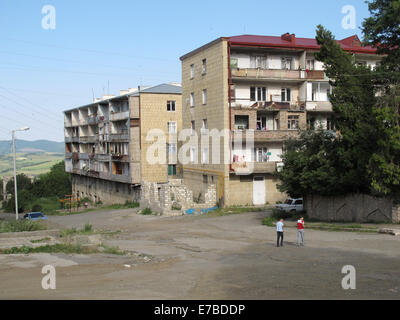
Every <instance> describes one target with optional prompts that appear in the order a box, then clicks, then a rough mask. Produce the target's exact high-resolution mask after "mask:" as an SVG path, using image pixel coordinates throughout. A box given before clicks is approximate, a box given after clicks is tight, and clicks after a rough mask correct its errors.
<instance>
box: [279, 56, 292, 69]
mask: <svg viewBox="0 0 400 320" xmlns="http://www.w3.org/2000/svg"><path fill="white" fill-rule="evenodd" d="M281 69H284V70H291V69H293V59H292V58H291V57H283V58H281Z"/></svg>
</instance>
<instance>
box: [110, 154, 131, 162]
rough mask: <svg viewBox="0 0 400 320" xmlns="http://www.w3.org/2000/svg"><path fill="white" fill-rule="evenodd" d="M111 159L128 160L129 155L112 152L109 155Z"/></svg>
mask: <svg viewBox="0 0 400 320" xmlns="http://www.w3.org/2000/svg"><path fill="white" fill-rule="evenodd" d="M111 158H112V160H113V161H120V162H129V157H128V156H127V155H123V154H120V153H114V154H112V155H111Z"/></svg>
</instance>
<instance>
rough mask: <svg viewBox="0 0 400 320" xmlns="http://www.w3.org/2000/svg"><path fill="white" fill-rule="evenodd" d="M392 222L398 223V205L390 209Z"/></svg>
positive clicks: (399, 212)
mask: <svg viewBox="0 0 400 320" xmlns="http://www.w3.org/2000/svg"><path fill="white" fill-rule="evenodd" d="M392 222H393V223H400V204H398V205H395V206H393V208H392Z"/></svg>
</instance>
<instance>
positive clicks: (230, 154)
mask: <svg viewBox="0 0 400 320" xmlns="http://www.w3.org/2000/svg"><path fill="white" fill-rule="evenodd" d="M231 85H232V73H231V44H230V42H229V41H228V94H229V171H233V168H232V161H231V160H232V92H231Z"/></svg>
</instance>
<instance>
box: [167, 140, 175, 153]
mask: <svg viewBox="0 0 400 320" xmlns="http://www.w3.org/2000/svg"><path fill="white" fill-rule="evenodd" d="M167 150H168V154H169V155H170V154H172V155H173V154H176V152H177V149H176V143H167Z"/></svg>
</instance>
